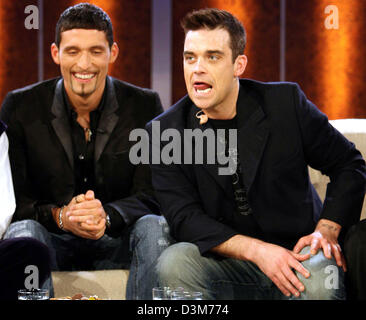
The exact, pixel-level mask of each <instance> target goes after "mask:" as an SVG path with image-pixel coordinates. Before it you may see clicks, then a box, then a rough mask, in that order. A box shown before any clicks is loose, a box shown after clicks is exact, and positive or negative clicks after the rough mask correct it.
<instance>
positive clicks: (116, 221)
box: [63, 82, 125, 236]
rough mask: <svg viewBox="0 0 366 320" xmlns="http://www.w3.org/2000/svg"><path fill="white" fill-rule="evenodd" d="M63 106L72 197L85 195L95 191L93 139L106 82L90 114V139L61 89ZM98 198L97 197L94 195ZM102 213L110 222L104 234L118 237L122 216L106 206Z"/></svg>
mask: <svg viewBox="0 0 366 320" xmlns="http://www.w3.org/2000/svg"><path fill="white" fill-rule="evenodd" d="M63 93H64V94H63V96H64V105H65V108H66V112H67V114H68V116H69V121H70V128H71V138H72V146H73V155H74V181H75V188H74V196H77V195H79V194H85V193H86V192H87V191H88V190H93V191H94V192H95V190H96V185H95V182H96V179H95V168H94V151H95V138H96V132H97V129H98V123H99V120H100V117H101V115H102V111H103V109H104V108H105V101H106V93H107V82H106V88H105V89H104V94H103V97H102V99H101V101H100V103H99V106H98V107H97V108H96V109H95V110H93V111H92V112H90V131H91V135H90V139H88V140H86V139H85V128H83V127H82V126H81V125H80V124H79V123H78V122H77V116H78V115H77V113H76V111H75V110H74V108H73V107H72V106H71V103H70V101H69V99H68V97H67V94H66V91H65V88H64V87H63ZM95 197H96V198H98V195H97V194H95ZM103 208H104V211H105V212H106V213H107V214H108V215H109V217H110V220H111V229H110V230H107V231H106V233H107V234H109V235H114V236H117V235H120V234H121V231H122V229H123V228H124V226H125V222H124V221H123V218H122V216H121V215H120V214H119V212H118V211H117V210H115V209H114V208H113V207H111V206H108V205H103Z"/></svg>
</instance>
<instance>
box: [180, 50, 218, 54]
mask: <svg viewBox="0 0 366 320" xmlns="http://www.w3.org/2000/svg"><path fill="white" fill-rule="evenodd" d="M205 53H206V54H219V55H224V54H225V53H224V51H221V50H207V51H206V52H205ZM183 55H194V52H192V51H184V52H183Z"/></svg>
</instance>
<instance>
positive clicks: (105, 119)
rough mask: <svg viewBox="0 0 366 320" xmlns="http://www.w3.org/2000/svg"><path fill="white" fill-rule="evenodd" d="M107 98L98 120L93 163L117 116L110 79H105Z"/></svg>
mask: <svg viewBox="0 0 366 320" xmlns="http://www.w3.org/2000/svg"><path fill="white" fill-rule="evenodd" d="M107 82H108V83H107V90H108V91H107V97H106V102H105V106H104V109H103V111H102V115H101V117H100V120H99V124H98V129H97V133H96V140H95V153H94V156H95V158H94V160H95V163H97V161H98V160H99V158H100V156H101V154H102V152H103V150H104V148H105V146H106V144H107V142H108V140H109V138H110V136H111V133H112V132H113V130H114V128H115V126H116V124H117V122H118V120H119V116H118V115H117V114H116V113H115V112H116V111H117V110H118V108H119V105H118V101H117V98H116V93H115V90H114V85H113V81H112V79H111V78H110V77H107Z"/></svg>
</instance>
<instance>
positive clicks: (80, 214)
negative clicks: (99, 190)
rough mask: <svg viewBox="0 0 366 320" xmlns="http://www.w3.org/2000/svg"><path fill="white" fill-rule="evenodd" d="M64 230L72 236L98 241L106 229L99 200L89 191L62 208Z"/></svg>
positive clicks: (103, 212)
mask: <svg viewBox="0 0 366 320" xmlns="http://www.w3.org/2000/svg"><path fill="white" fill-rule="evenodd" d="M64 212H65V214H64V219H63V223H64V229H65V230H66V231H69V232H72V233H73V234H75V235H77V236H79V237H82V238H86V239H93V240H98V239H99V238H101V237H102V236H103V235H104V232H105V229H106V224H105V223H106V219H105V218H106V213H105V211H104V209H103V206H102V203H101V202H100V200H98V199H95V196H94V192H93V191H91V190H89V191H88V192H87V193H86V194H85V195H78V196H77V197H74V198H73V199H72V200H71V201H70V203H69V204H68V205H67V206H66V207H65V208H64Z"/></svg>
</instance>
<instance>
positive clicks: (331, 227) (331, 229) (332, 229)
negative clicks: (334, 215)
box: [315, 219, 342, 238]
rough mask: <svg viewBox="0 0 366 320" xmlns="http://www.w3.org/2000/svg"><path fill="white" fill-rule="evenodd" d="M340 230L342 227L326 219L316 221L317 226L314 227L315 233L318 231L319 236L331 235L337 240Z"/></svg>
mask: <svg viewBox="0 0 366 320" xmlns="http://www.w3.org/2000/svg"><path fill="white" fill-rule="evenodd" d="M341 229H342V226H341V225H339V224H338V223H336V222H334V221H331V220H328V219H320V220H319V221H318V224H317V225H316V228H315V231H318V232H320V233H321V234H324V233H328V234H332V235H333V236H334V237H336V238H338V235H339V233H340V232H341Z"/></svg>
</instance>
